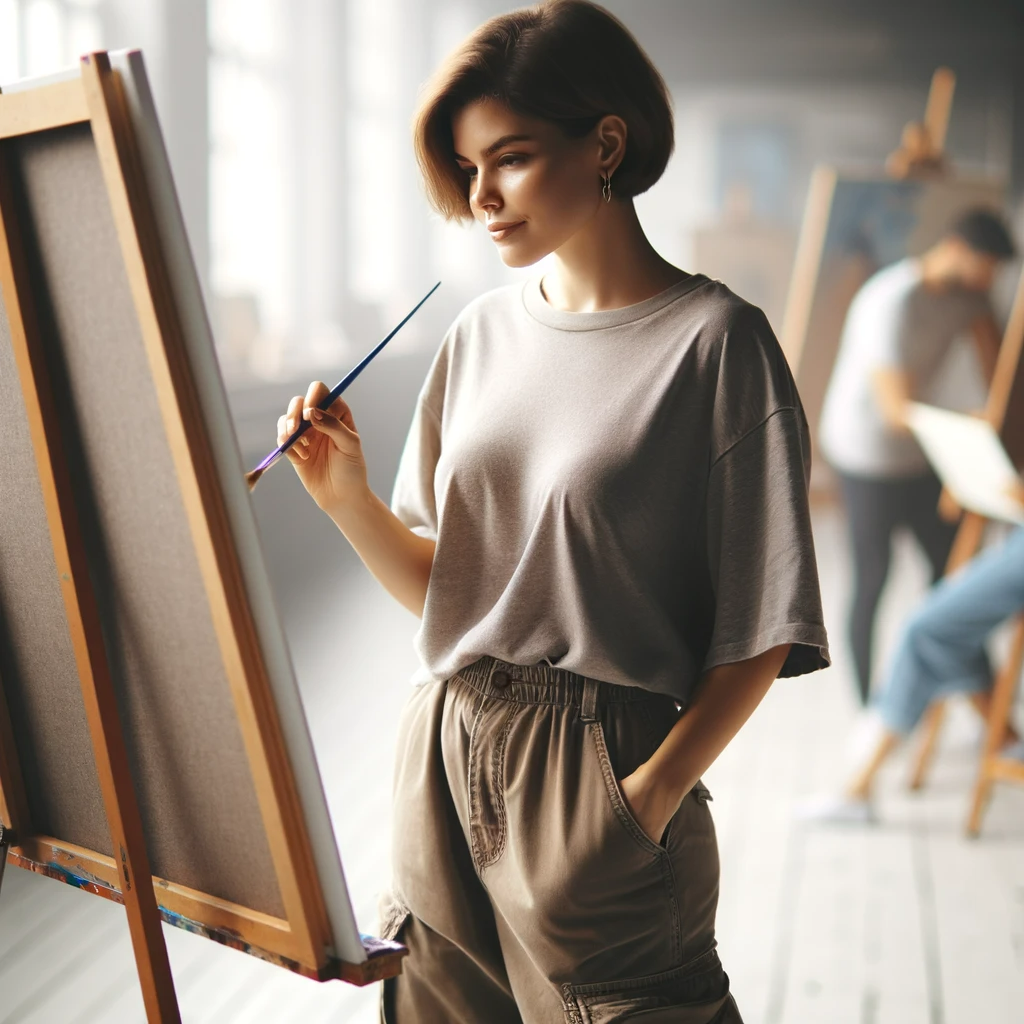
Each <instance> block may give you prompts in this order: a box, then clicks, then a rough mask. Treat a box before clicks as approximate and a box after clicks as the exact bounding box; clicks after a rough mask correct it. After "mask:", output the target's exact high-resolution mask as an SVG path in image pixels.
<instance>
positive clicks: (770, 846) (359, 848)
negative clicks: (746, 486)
mask: <svg viewBox="0 0 1024 1024" xmlns="http://www.w3.org/2000/svg"><path fill="white" fill-rule="evenodd" d="M816 528H817V531H818V551H819V561H820V564H821V574H822V581H823V587H824V593H825V600H826V617H827V621H828V623H829V626H830V630H831V634H832V644H833V654H834V658H835V662H836V665H835V667H834V668H832V669H831V670H829V671H827V672H823V673H819V674H817V675H814V676H810V677H807V678H801V679H795V680H786V681H782V682H779V683H777V684H776V685H775V686H774V687H773V689H772V691H771V692H770V693H769V695H768V697H767V699H766V700H765V702H764V704H763V706H762V707H761V708H760V709H759V710H758V712H757V714H756V715H755V716H754V718H753V719H752V721H751V722H750V723H749V724H748V725H747V726H746V728H745V729H744V731H743V732H742V733H741V734H740V736H739V737H738V739H737V740H736V741H735V742H734V743H733V745H732V746H731V747H730V749H729V750H728V751H727V752H726V754H725V755H723V757H722V758H721V760H720V761H719V763H718V764H716V765H715V766H714V768H713V769H712V771H711V772H709V773H708V776H707V782H708V784H709V786H710V788H711V789H712V792H713V794H714V798H715V799H714V804H713V805H712V806H713V810H714V812H715V818H716V822H717V825H718V831H719V840H720V845H721V852H722V897H721V905H720V915H719V936H720V948H721V953H722V957H723V960H724V961H725V965H726V969H727V970H728V972H729V974H730V976H731V978H732V982H733V989H734V992H735V994H736V997H737V1000H738V1002H739V1005H740V1007H741V1009H742V1011H743V1013H744V1017H745V1019H746V1020H747V1022H748V1024H847V1022H849V1024H919V1022H920V1024H982V1022H983V1024H1015V1022H1020V1021H1024V791H1022V790H1010V789H1006V788H1003V789H1000V790H997V795H996V798H995V800H994V802H993V805H992V807H991V810H990V813H989V815H988V818H987V820H986V825H985V829H984V834H983V837H982V838H981V839H980V840H976V841H970V840H967V839H965V838H963V835H962V824H963V821H964V817H965V814H966V808H967V799H968V791H969V786H970V783H971V780H972V775H973V764H974V760H975V758H976V756H977V744H978V740H979V733H978V730H977V727H976V725H975V723H974V721H973V720H972V718H971V717H970V713H969V712H968V711H967V710H966V709H964V708H959V709H958V710H957V713H956V714H954V716H953V721H952V723H951V724H950V725H949V727H948V728H947V731H946V733H945V735H944V738H943V748H942V751H941V755H940V758H939V761H938V764H937V768H936V771H935V772H934V778H933V779H932V781H931V784H930V786H929V787H928V789H927V790H926V791H925V792H924V793H923V794H921V795H916V796H911V795H909V794H908V793H907V792H906V791H905V789H904V787H903V780H904V778H905V775H906V764H905V760H900V761H897V762H895V763H893V765H891V767H890V769H889V770H887V771H886V773H885V775H884V777H883V780H882V786H881V790H882V799H881V801H880V811H881V816H882V821H883V824H882V825H880V826H878V827H874V828H870V829H856V828H854V829H851V828H846V829H841V830H828V829H821V828H818V829H807V828H804V827H801V826H798V825H796V824H794V823H793V819H792V807H793V805H794V802H795V801H797V800H799V799H800V798H801V797H802V796H804V795H807V794H810V793H813V792H816V791H820V790H823V789H827V788H829V787H830V786H832V785H834V784H835V783H836V781H837V780H838V779H839V778H840V777H841V776H842V774H843V770H844V761H845V758H846V757H847V750H848V747H849V743H848V736H849V734H850V730H851V726H852V724H853V723H854V721H855V719H856V714H855V708H854V705H853V700H852V696H851V694H852V687H851V685H850V680H849V678H848V664H849V659H848V656H847V654H846V651H845V645H844V642H843V636H842V618H841V616H842V609H843V604H844V601H845V593H846V589H845V588H846V580H847V575H848V567H847V562H846V554H845V545H844V540H843V535H842V531H841V523H840V522H839V521H838V519H837V517H836V516H835V515H834V514H833V513H831V512H828V511H824V512H820V513H818V514H817V516H816ZM898 555H899V557H898V558H897V564H896V570H897V573H896V575H897V582H896V583H895V584H894V585H893V586H891V587H890V589H889V591H887V594H886V597H885V606H884V609H883V621H884V629H883V633H884V636H883V641H884V642H883V645H882V647H883V650H882V652H880V653H881V654H882V655H883V656H884V648H885V647H887V646H889V645H890V644H891V642H892V638H893V636H894V633H895V630H896V628H897V626H898V623H899V620H900V618H901V616H902V614H903V612H904V611H905V610H906V608H907V607H909V605H910V604H911V603H912V602H913V600H914V599H915V597H916V595H917V594H918V593H919V592H920V590H921V588H922V586H923V568H922V565H921V562H920V560H919V559H918V558H917V557H916V553H915V552H914V551H913V550H912V549H911V548H910V547H909V546H907V547H901V548H900V550H899V552H898ZM360 572H361V575H358V574H357V575H356V576H355V577H353V578H352V579H350V580H349V582H348V584H347V585H346V586H344V587H341V586H338V587H336V588H335V589H334V590H333V591H332V592H330V593H328V594H326V595H325V596H324V597H323V598H322V599H321V600H320V601H319V602H318V603H317V604H316V606H315V607H314V606H310V607H308V608H306V609H304V610H303V609H296V608H294V606H293V607H292V608H291V609H290V614H289V620H288V629H289V635H290V638H291V641H292V645H293V650H294V654H295V660H296V665H297V669H298V672H299V677H300V681H301V684H302V687H303V692H304V694H305V697H306V700H307V707H308V714H309V719H310V723H311V726H312V729H313V732H314V740H315V743H316V746H317V750H318V755H319V758H320V764H321V770H322V772H323V775H324V778H325V782H326V786H327V789H328V794H329V797H330V801H331V809H332V813H333V815H334V820H335V823H336V825H337V831H338V834H339V842H340V845H341V850H342V856H343V859H344V863H345V867H346V871H347V874H348V881H349V887H350V889H351V891H352V894H353V900H354V903H355V906H356V911H357V915H358V918H359V921H360V925H361V926H362V927H363V928H364V930H369V931H372V930H374V927H375V919H374V918H375V903H376V895H377V892H378V891H379V890H380V888H381V887H382V885H384V884H385V882H386V878H387V870H388V868H387V861H388V847H389V834H388V827H389V826H388V822H389V811H388V806H389V783H388V782H387V781H386V780H385V778H384V776H382V775H380V774H372V775H371V774H370V773H369V772H368V771H367V768H366V766H367V765H368V764H370V763H372V762H377V761H379V760H380V759H381V758H383V759H385V761H386V762H387V763H389V764H390V760H391V757H392V752H393V731H394V723H395V719H396V715H397V712H398V709H399V707H400V706H401V703H402V701H403V700H404V699H405V696H406V692H407V690H406V680H407V678H408V676H409V675H410V673H411V671H412V668H413V653H412V649H411V646H410V645H409V643H408V638H409V637H410V636H411V634H412V631H413V629H414V626H415V620H414V619H413V618H412V616H410V615H409V614H408V613H406V612H405V611H404V610H402V609H401V608H399V607H398V606H397V605H396V604H395V603H394V602H392V601H391V600H390V598H388V597H387V596H386V595H384V594H383V592H382V591H380V590H379V588H378V587H377V585H376V584H375V583H374V582H373V581H372V580H371V579H370V578H369V577H368V575H366V574H365V572H362V571H361V570H360ZM339 652H340V653H339ZM339 662H341V663H343V664H345V665H347V666H348V667H347V668H345V669H344V670H337V669H335V668H333V667H332V666H333V665H335V664H336V663H339ZM165 934H166V937H167V942H168V947H169V949H170V956H171V963H172V967H173V970H174V974H175V979H176V982H177V988H178V994H179V999H180V1002H181V1008H182V1014H183V1018H184V1020H185V1021H186V1022H189V1024H192V1022H195V1024H199V1022H211V1024H213V1022H217V1024H242V1022H257V1021H258V1022H267V1021H273V1022H275V1024H276V1022H282V1024H284V1022H295V1024H298V1022H302V1024H317V1022H328V1021H331V1022H343V1021H344V1022H359V1024H369V1022H371V1021H374V1020H375V1019H376V998H377V993H376V991H375V990H374V989H370V990H359V989H355V988H351V987H347V986H345V985H342V984H340V983H338V982H332V983H329V984H326V985H318V984H316V983H315V982H310V981H306V980H304V979H301V978H298V977H295V976H292V975H290V974H288V973H287V972H285V971H283V970H280V969H277V968H274V967H271V966H269V965H267V964H264V963H261V962H259V961H257V960H254V959H252V958H251V957H247V956H245V955H244V954H241V953H238V952H235V951H233V950H229V949H224V948H222V947H220V946H217V945H215V944H214V943H212V942H209V941H207V940H204V939H201V938H198V937H196V936H193V935H190V934H187V933H184V932H181V931H178V930H176V929H173V928H166V927H165ZM142 1017H143V1014H142V1003H141V997H140V994H139V990H138V985H137V982H136V981H135V978H134V974H133V962H132V956H131V949H130V945H129V941H128V933H127V926H126V924H125V920H124V912H123V910H122V909H121V908H120V907H118V906H115V905H113V904H109V903H107V902H105V901H103V900H101V899H97V898H96V897H93V896H90V895H88V894H85V893H81V892H78V891H76V890H74V889H71V888H68V887H66V886H63V885H60V884H59V883H57V882H54V881H51V880H49V879H44V878H38V877H35V876H30V875H28V874H26V873H25V872H22V871H19V870H16V869H9V870H8V871H7V874H6V877H5V880H4V884H3V892H2V894H0V1024H6V1022H10V1024H15V1022H18V1024H21V1022H26V1024H27V1022H32V1024H44V1022H45V1024H72V1022H76V1024H89V1022H112V1024H115V1022H121V1021H140V1020H142ZM481 1024H482V1022H481Z"/></svg>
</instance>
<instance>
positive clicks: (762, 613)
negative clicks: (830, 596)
mask: <svg viewBox="0 0 1024 1024" xmlns="http://www.w3.org/2000/svg"><path fill="white" fill-rule="evenodd" d="M745 320H746V322H745V323H737V324H734V333H733V337H732V340H731V341H727V343H726V346H725V348H724V349H723V356H722V366H721V369H720V376H719V394H718V397H717V399H716V407H717V408H716V414H717V415H716V420H717V423H716V429H715V431H714V436H715V439H716V440H717V443H714V444H713V451H712V460H711V463H710V469H709V475H708V489H707V505H706V512H707V521H706V523H707V526H706V537H707V558H708V568H709V571H710V577H711V585H712V589H713V592H714V608H715V615H714V626H713V631H712V637H711V642H710V644H709V647H708V651H707V655H706V657H705V661H704V670H705V671H706V670H707V669H709V668H712V667H714V666H715V665H721V664H726V663H731V662H737V661H744V660H746V659H748V658H753V657H756V656H757V655H758V654H762V653H764V652H765V651H767V650H769V649H771V648H772V647H777V646H779V645H781V644H791V645H792V649H791V650H790V653H789V656H788V657H787V658H786V662H785V664H784V665H783V667H782V670H781V672H780V673H779V674H780V675H781V676H795V675H802V674H803V673H806V672H813V671H815V670H817V669H820V668H826V667H827V666H828V665H829V663H830V661H829V653H828V638H827V635H826V633H825V625H824V617H823V615H822V610H821V595H820V591H819V586H818V570H817V562H816V559H815V554H814V538H813V535H812V532H811V515H810V508H809V504H808V498H807V488H808V481H809V479H810V443H809V432H808V428H807V421H806V419H805V417H804V413H803V409H802V408H801V405H800V400H799V398H798V397H797V393H796V389H795V386H794V385H793V382H792V377H791V375H790V373H789V369H788V366H787V365H786V363H785V357H784V356H783V355H782V353H781V350H780V349H779V347H778V342H777V341H776V340H775V338H774V335H773V334H772V333H771V328H769V327H768V324H767V321H765V320H764V318H763V316H762V315H761V314H760V312H759V311H756V317H755V318H753V319H751V318H745ZM730 347H731V348H732V351H731V353H730V352H729V348H730ZM737 395H738V396H739V397H738V398H737Z"/></svg>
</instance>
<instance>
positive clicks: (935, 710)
mask: <svg viewBox="0 0 1024 1024" xmlns="http://www.w3.org/2000/svg"><path fill="white" fill-rule="evenodd" d="M945 717H946V702H945V701H944V700H936V701H932V703H931V704H930V705H929V706H928V710H927V711H926V712H925V716H924V723H923V725H922V728H921V732H922V734H923V735H922V737H921V744H920V746H919V747H918V748H917V756H916V757H915V758H914V766H913V768H912V769H911V772H910V788H911V789H920V788H921V787H922V786H923V785H924V780H925V777H926V776H927V775H928V770H929V769H930V768H931V766H932V759H933V758H934V757H935V748H936V747H937V746H938V745H939V734H940V733H941V732H942V722H943V719H945Z"/></svg>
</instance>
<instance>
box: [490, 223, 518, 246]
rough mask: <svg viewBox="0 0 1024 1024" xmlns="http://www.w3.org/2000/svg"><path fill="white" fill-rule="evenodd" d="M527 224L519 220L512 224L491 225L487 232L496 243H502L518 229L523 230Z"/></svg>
mask: <svg viewBox="0 0 1024 1024" xmlns="http://www.w3.org/2000/svg"><path fill="white" fill-rule="evenodd" d="M525 223H526V222H525V221H522V220H518V221H514V222H513V223H511V224H489V225H488V226H487V230H488V231H489V232H490V235H491V238H492V239H493V240H494V241H495V242H501V241H503V240H504V239H506V238H508V236H509V235H511V234H512V232H513V231H515V230H516V228H521V227H522V226H523V225H524V224H525Z"/></svg>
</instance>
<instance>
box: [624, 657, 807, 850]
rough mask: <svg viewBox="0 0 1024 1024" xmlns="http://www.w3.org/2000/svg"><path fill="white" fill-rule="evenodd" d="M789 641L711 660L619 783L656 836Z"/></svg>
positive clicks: (752, 704)
mask: <svg viewBox="0 0 1024 1024" xmlns="http://www.w3.org/2000/svg"><path fill="white" fill-rule="evenodd" d="M789 648H790V645H789V644H783V645H782V646H780V647H773V648H771V649H770V650H768V651H765V652H764V653H763V654H759V655H757V657H755V658H749V659H748V660H747V661H737V662H734V663H733V664H730V665H716V666H715V667H714V668H713V669H711V670H710V671H708V672H707V673H705V675H704V678H703V679H702V680H701V682H700V685H699V687H698V689H697V696H696V697H695V698H694V700H693V702H692V703H691V704H690V706H689V707H688V708H687V709H686V713H685V714H684V715H682V716H681V717H680V719H679V721H678V722H676V724H675V725H674V726H673V727H672V731H671V732H670V733H669V734H668V736H666V737H665V740H664V742H663V743H662V744H661V746H660V747H658V749H657V750H656V751H655V752H654V754H653V755H652V756H651V758H650V760H649V761H646V762H644V764H642V765H640V767H639V768H637V770H636V771H635V772H633V774H632V775H629V776H627V777H626V778H624V779H622V780H621V782H620V783H619V784H620V786H621V787H622V792H623V793H624V795H625V797H626V800H627V801H628V802H629V806H630V809H631V810H632V811H633V816H634V817H635V818H636V820H637V822H638V823H639V824H640V826H641V827H642V828H643V830H644V831H645V832H646V833H647V834H648V835H649V836H650V837H651V838H652V839H653V840H654V841H655V842H658V840H659V839H660V838H661V836H662V834H663V833H664V831H665V829H666V827H667V826H668V823H669V821H670V819H671V818H672V815H673V814H675V813H676V810H677V809H678V808H679V805H680V803H682V800H683V797H685V796H686V794H687V793H689V792H690V790H691V789H693V787H694V785H695V784H696V782H697V780H698V779H699V778H700V777H701V775H703V774H704V772H705V771H706V770H707V769H708V768H709V767H710V766H711V765H712V763H713V762H714V761H715V759H716V758H717V757H718V755H719V754H721V752H722V751H723V750H725V748H726V746H728V744H729V741H730V740H731V739H732V738H733V737H734V736H735V735H736V733H738V732H739V731H740V728H741V727H742V725H743V723H744V722H745V721H746V720H747V719H748V718H749V717H750V716H751V714H753V711H754V708H756V707H757V705H758V704H760V703H761V699H762V698H763V697H764V695H765V694H766V693H767V692H768V687H770V686H771V685H772V682H773V681H774V680H775V678H776V677H777V676H778V674H779V671H780V669H781V668H782V665H783V663H784V662H785V660H786V656H787V655H788V654H789Z"/></svg>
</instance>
